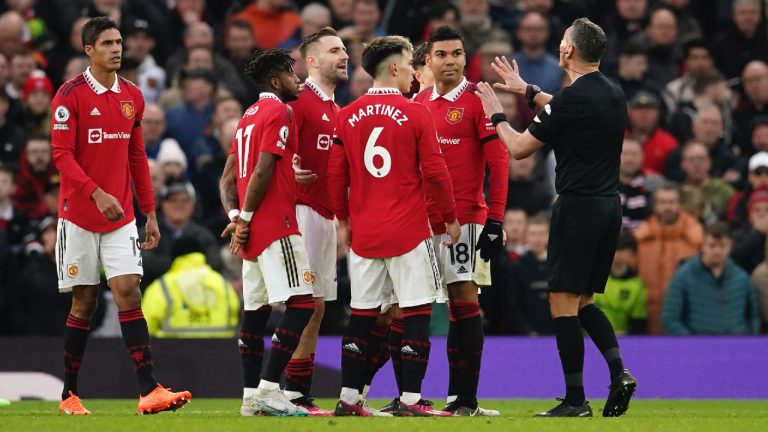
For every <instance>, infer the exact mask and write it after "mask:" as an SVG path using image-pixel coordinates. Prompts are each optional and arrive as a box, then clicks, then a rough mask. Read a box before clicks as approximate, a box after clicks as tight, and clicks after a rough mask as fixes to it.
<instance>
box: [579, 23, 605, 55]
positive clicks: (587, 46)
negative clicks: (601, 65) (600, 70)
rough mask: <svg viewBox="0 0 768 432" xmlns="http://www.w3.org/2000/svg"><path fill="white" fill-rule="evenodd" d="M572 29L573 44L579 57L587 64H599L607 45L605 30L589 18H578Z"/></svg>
mask: <svg viewBox="0 0 768 432" xmlns="http://www.w3.org/2000/svg"><path fill="white" fill-rule="evenodd" d="M571 27H572V28H571V42H572V43H573V46H575V47H576V49H577V50H578V52H579V57H580V58H581V59H582V60H584V61H585V62H587V63H597V62H599V61H600V59H601V58H602V57H603V54H604V53H605V46H606V44H607V38H606V36H605V32H604V31H603V29H602V28H600V26H599V25H597V24H595V23H593V22H592V21H590V20H589V18H577V19H575V20H574V21H573V24H571Z"/></svg>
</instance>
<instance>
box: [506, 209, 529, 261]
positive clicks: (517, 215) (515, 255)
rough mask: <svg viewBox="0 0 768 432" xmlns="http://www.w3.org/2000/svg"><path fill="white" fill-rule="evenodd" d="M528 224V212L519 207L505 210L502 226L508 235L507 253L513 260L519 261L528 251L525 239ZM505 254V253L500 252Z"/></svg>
mask: <svg viewBox="0 0 768 432" xmlns="http://www.w3.org/2000/svg"><path fill="white" fill-rule="evenodd" d="M527 225H528V214H526V212H525V210H523V209H519V208H508V209H507V210H506V211H505V212H504V224H503V225H502V228H503V229H504V233H505V234H506V235H507V243H505V245H504V246H505V247H506V249H507V255H509V259H510V260H511V261H513V262H514V261H517V260H518V259H519V258H520V257H521V256H522V255H523V254H524V253H526V252H528V244H527V243H526V241H525V230H526V227H527ZM500 255H503V254H500Z"/></svg>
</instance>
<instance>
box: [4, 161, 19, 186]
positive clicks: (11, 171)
mask: <svg viewBox="0 0 768 432" xmlns="http://www.w3.org/2000/svg"><path fill="white" fill-rule="evenodd" d="M0 173H6V174H8V175H9V176H10V177H11V183H15V182H16V171H15V170H14V169H13V168H12V167H11V166H10V165H3V164H2V163H0Z"/></svg>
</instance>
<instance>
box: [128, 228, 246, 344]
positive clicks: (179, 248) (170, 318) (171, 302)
mask: <svg viewBox="0 0 768 432" xmlns="http://www.w3.org/2000/svg"><path fill="white" fill-rule="evenodd" d="M171 250H172V252H171V259H172V264H171V268H170V269H169V270H168V271H167V272H166V273H165V274H163V275H162V276H160V278H158V279H157V280H155V281H154V282H152V284H150V285H149V286H148V287H147V289H146V290H145V291H144V295H143V296H142V301H141V308H142V310H143V311H144V317H145V318H146V319H147V328H148V329H149V334H150V335H152V336H153V337H156V338H232V337H234V336H235V335H236V334H237V330H238V323H239V321H240V299H239V298H238V295H237V292H236V291H235V289H234V288H233V287H232V284H231V283H230V282H229V281H227V280H226V279H225V278H224V276H223V275H222V274H221V273H219V272H217V271H216V270H214V269H213V268H211V266H209V265H208V263H207V262H206V258H205V254H204V253H203V252H204V251H203V248H202V247H201V245H200V242H199V241H198V240H197V238H195V237H191V236H190V235H188V234H186V235H183V236H181V237H179V238H178V239H177V240H176V241H175V242H174V243H173V247H172V249H171Z"/></svg>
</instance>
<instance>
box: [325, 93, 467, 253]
mask: <svg viewBox="0 0 768 432" xmlns="http://www.w3.org/2000/svg"><path fill="white" fill-rule="evenodd" d="M422 181H423V182H426V183H427V187H426V189H427V190H429V191H430V194H431V196H432V197H433V198H434V200H435V208H436V209H437V211H438V212H439V214H440V216H441V217H442V220H443V221H445V222H451V221H453V220H455V219H456V210H455V204H454V202H453V187H452V185H451V177H450V175H449V174H448V168H447V167H446V166H445V161H443V158H442V157H441V156H440V147H439V145H438V144H437V139H436V134H435V126H434V123H433V121H432V117H431V115H430V113H429V110H427V109H426V108H425V107H424V106H422V105H419V104H417V103H413V102H411V101H410V100H408V99H406V98H405V97H403V95H402V94H401V93H400V92H399V91H397V90H396V89H389V88H372V89H370V90H368V93H367V94H366V95H364V96H362V97H360V98H358V99H357V100H356V101H354V102H352V103H351V104H349V105H348V106H346V107H344V108H343V109H342V110H341V111H340V112H339V115H338V117H337V118H336V137H335V140H334V145H333V149H332V150H331V160H330V162H329V164H328V188H329V193H330V197H331V205H332V206H333V210H334V213H335V214H336V217H338V218H339V219H346V218H347V217H350V218H351V224H352V250H354V252H355V253H356V254H357V255H359V256H361V257H364V258H386V257H393V256H400V255H404V254H406V253H408V252H410V251H411V250H413V249H414V248H415V247H416V246H417V245H418V244H419V243H420V242H422V241H424V240H425V239H427V238H429V237H430V235H431V234H430V231H429V224H428V218H427V208H426V203H425V201H424V193H423V186H422ZM347 186H349V198H348V199H347Z"/></svg>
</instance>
